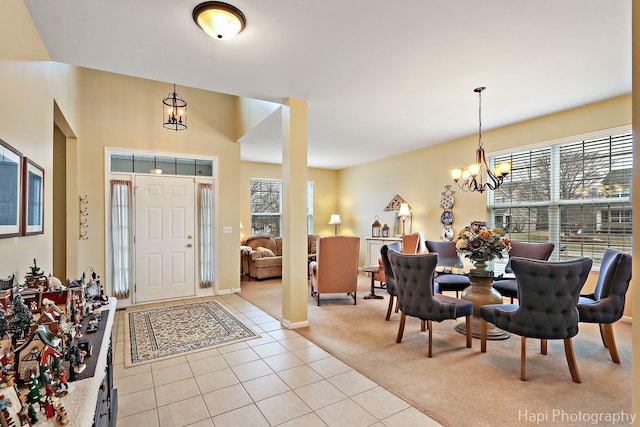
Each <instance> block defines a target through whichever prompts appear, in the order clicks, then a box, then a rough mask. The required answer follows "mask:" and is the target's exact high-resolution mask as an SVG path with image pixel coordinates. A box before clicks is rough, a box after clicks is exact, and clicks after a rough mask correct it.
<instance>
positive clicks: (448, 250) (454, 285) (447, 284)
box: [425, 240, 471, 298]
mask: <svg viewBox="0 0 640 427" xmlns="http://www.w3.org/2000/svg"><path fill="white" fill-rule="evenodd" d="M425 243H426V245H427V250H428V251H429V253H436V254H438V259H439V260H440V262H441V263H442V262H445V263H447V264H452V261H453V263H455V265H448V266H446V267H460V268H462V267H463V266H464V264H463V263H462V260H461V259H460V255H458V251H457V249H456V242H438V241H434V240H427V241H426V242H425ZM435 281H436V283H437V284H438V289H439V291H438V292H440V293H442V292H443V291H451V292H454V291H455V293H456V298H457V297H458V293H459V292H461V291H463V290H464V289H465V288H466V287H467V286H469V285H471V282H470V281H469V278H468V277H467V276H463V275H462V274H453V273H448V272H446V271H445V272H439V273H436V278H435Z"/></svg>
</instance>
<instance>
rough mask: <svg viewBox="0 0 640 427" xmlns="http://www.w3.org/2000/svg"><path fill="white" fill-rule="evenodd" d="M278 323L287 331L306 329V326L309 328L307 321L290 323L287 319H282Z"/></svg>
mask: <svg viewBox="0 0 640 427" xmlns="http://www.w3.org/2000/svg"><path fill="white" fill-rule="evenodd" d="M280 323H281V324H282V326H284V327H285V328H287V329H297V328H306V327H307V326H309V321H308V320H305V321H304V322H295V323H291V322H290V321H289V320H287V319H282V320H281V321H280Z"/></svg>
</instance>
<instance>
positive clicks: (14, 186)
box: [0, 139, 23, 238]
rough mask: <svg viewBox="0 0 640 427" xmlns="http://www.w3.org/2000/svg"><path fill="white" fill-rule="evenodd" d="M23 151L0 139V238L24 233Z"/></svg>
mask: <svg viewBox="0 0 640 427" xmlns="http://www.w3.org/2000/svg"><path fill="white" fill-rule="evenodd" d="M22 167H23V162H22V153H21V152H19V151H18V150H16V149H15V148H13V147H12V146H11V145H9V144H8V143H6V142H5V141H3V140H1V139H0V238H6V237H15V236H20V235H21V234H22V228H21V225H22V199H21V197H22Z"/></svg>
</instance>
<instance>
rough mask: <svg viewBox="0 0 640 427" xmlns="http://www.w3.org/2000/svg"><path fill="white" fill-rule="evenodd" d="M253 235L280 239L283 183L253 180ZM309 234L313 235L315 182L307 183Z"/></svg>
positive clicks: (272, 180) (251, 197)
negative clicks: (266, 235)
mask: <svg viewBox="0 0 640 427" xmlns="http://www.w3.org/2000/svg"><path fill="white" fill-rule="evenodd" d="M250 199H251V233H252V234H270V235H271V236H274V237H280V236H282V234H281V229H282V181H280V180H274V179H262V178H252V179H251V195H250ZM307 234H313V182H311V181H309V182H307Z"/></svg>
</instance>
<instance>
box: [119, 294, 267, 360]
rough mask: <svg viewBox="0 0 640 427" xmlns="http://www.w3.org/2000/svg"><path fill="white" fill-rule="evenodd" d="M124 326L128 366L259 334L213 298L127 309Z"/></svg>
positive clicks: (250, 337) (225, 343)
mask: <svg viewBox="0 0 640 427" xmlns="http://www.w3.org/2000/svg"><path fill="white" fill-rule="evenodd" d="M125 327H126V329H125V331H126V330H128V331H129V334H128V336H125V351H126V354H125V358H124V359H125V366H127V367H129V366H134V365H137V364H143V363H149V362H155V361H158V360H162V359H166V358H169V357H173V356H177V355H184V354H188V353H194V352H197V351H202V350H206V349H210V348H214V347H219V346H222V345H227V344H231V343H235V342H240V341H245V340H249V339H252V338H258V337H259V336H260V335H258V334H256V333H255V332H254V331H253V330H251V328H249V327H248V326H247V325H245V324H244V323H242V322H241V321H240V320H238V319H237V318H236V317H235V316H234V315H233V314H231V313H229V312H228V311H227V310H226V309H225V308H224V307H222V306H221V305H220V304H218V303H217V302H216V301H213V300H210V301H204V302H195V303H188V304H177V305H172V306H165V307H158V308H150V309H143V310H140V309H136V308H132V309H127V312H126V315H125ZM126 338H128V339H126Z"/></svg>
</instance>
